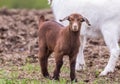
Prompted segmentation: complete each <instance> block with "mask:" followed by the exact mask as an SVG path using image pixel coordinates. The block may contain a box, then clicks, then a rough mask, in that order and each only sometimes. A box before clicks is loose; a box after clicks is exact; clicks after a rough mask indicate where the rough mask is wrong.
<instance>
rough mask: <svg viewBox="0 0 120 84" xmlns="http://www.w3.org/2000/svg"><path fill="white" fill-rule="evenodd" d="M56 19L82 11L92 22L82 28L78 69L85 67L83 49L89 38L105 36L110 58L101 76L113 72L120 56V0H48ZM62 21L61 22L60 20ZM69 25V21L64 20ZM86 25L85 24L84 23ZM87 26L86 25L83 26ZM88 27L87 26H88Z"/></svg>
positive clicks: (77, 61) (64, 23) (77, 62)
mask: <svg viewBox="0 0 120 84" xmlns="http://www.w3.org/2000/svg"><path fill="white" fill-rule="evenodd" d="M48 1H50V2H51V1H52V2H51V7H52V9H53V13H54V15H55V18H56V20H57V21H58V22H59V19H61V18H63V17H65V16H68V15H70V14H71V13H80V14H82V15H83V16H85V17H86V18H88V20H89V21H90V23H91V26H90V28H82V30H81V37H80V39H81V47H80V49H79V54H78V56H77V60H76V70H77V71H79V70H81V69H83V68H84V67H85V61H84V54H83V50H84V47H85V44H86V39H87V38H91V37H92V38H101V37H102V38H104V41H105V43H106V45H107V47H108V48H109V51H110V59H109V61H108V64H107V66H106V67H105V69H104V71H102V72H101V74H100V76H103V75H107V73H108V72H113V71H114V69H115V65H116V62H117V60H118V58H119V51H120V48H119V45H118V41H119V39H120V38H119V37H120V0H48ZM59 23H60V22H59ZM62 24H63V25H65V26H66V25H67V24H68V22H67V21H66V22H62ZM84 25H85V24H84ZM82 27H85V26H82ZM86 27H87V26H86Z"/></svg>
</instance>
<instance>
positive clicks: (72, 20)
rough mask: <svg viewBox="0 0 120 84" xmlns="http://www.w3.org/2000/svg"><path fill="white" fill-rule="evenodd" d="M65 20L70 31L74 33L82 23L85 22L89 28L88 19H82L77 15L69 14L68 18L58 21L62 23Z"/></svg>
mask: <svg viewBox="0 0 120 84" xmlns="http://www.w3.org/2000/svg"><path fill="white" fill-rule="evenodd" d="M65 20H68V21H69V26H70V29H71V30H72V31H73V32H76V31H79V30H80V28H81V24H82V22H86V23H87V24H88V25H89V26H90V23H89V21H88V19H87V18H85V17H83V16H82V15H80V14H77V13H75V14H71V15H70V16H67V17H65V18H64V19H62V20H60V21H61V22H62V21H65Z"/></svg>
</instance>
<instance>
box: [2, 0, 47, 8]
mask: <svg viewBox="0 0 120 84" xmlns="http://www.w3.org/2000/svg"><path fill="white" fill-rule="evenodd" d="M47 3H48V1H47V0H0V8H1V7H6V8H22V9H23V8H27V9H46V8H49V5H48V4H47Z"/></svg>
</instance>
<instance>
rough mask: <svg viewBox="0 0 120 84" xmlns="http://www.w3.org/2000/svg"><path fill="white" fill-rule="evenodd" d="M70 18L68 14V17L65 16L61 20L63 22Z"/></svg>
mask: <svg viewBox="0 0 120 84" xmlns="http://www.w3.org/2000/svg"><path fill="white" fill-rule="evenodd" d="M68 19H69V17H68V16H67V17H65V18H63V19H60V20H59V21H60V22H62V21H65V20H68Z"/></svg>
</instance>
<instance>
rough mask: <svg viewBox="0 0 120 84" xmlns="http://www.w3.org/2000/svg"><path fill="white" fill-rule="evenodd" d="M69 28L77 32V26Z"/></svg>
mask: <svg viewBox="0 0 120 84" xmlns="http://www.w3.org/2000/svg"><path fill="white" fill-rule="evenodd" d="M71 30H72V31H73V32H77V31H79V28H78V27H76V26H75V27H72V28H71Z"/></svg>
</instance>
